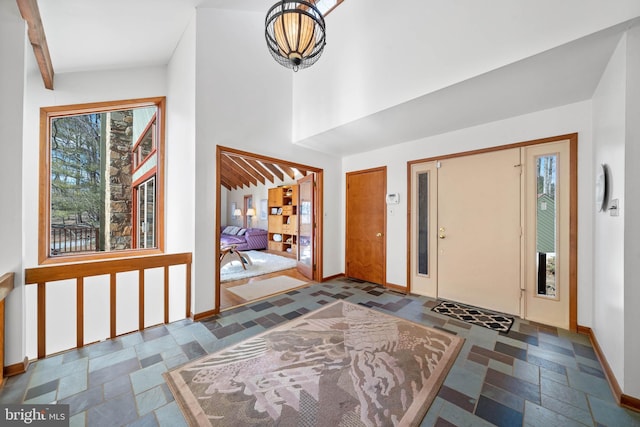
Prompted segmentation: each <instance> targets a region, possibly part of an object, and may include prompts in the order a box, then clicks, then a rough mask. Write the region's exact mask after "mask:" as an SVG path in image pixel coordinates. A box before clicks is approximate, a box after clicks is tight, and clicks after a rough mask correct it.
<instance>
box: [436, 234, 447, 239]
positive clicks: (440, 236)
mask: <svg viewBox="0 0 640 427" xmlns="http://www.w3.org/2000/svg"><path fill="white" fill-rule="evenodd" d="M438 237H439V238H441V239H444V238H445V237H446V236H445V235H444V234H440V235H439V236H438Z"/></svg>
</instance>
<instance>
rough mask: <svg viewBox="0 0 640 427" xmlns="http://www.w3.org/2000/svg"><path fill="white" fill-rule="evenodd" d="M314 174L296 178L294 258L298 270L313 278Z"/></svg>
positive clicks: (308, 277)
mask: <svg viewBox="0 0 640 427" xmlns="http://www.w3.org/2000/svg"><path fill="white" fill-rule="evenodd" d="M314 179H315V175H314V174H309V175H307V176H305V177H304V178H302V179H299V180H298V243H297V249H296V258H297V260H298V271H299V272H300V274H302V275H303V276H304V277H306V278H307V279H310V280H313V279H314V277H313V270H314V264H315V256H314V255H315V233H314V232H313V229H314V224H315V216H314V215H315V202H314V194H315V191H313V190H314V188H313V187H314Z"/></svg>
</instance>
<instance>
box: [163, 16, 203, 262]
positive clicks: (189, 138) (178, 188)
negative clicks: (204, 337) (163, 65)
mask: <svg viewBox="0 0 640 427" xmlns="http://www.w3.org/2000/svg"><path fill="white" fill-rule="evenodd" d="M195 109H196V19H195V11H194V14H193V17H192V19H191V21H190V22H189V25H188V26H187V28H186V29H185V31H184V33H183V34H182V38H181V39H180V42H179V43H178V46H177V47H176V50H175V51H174V54H173V56H172V57H171V61H170V62H169V65H168V67H167V128H166V131H167V138H166V145H165V148H166V151H165V154H166V155H165V158H166V165H167V168H166V174H165V210H166V216H165V222H166V225H165V227H166V233H165V250H166V252H167V253H179V252H193V249H194V244H195V243H194V239H195V225H194V216H195V214H194V212H195V170H194V167H193V165H194V163H195V150H196V148H195V146H196V134H195V133H196V111H195Z"/></svg>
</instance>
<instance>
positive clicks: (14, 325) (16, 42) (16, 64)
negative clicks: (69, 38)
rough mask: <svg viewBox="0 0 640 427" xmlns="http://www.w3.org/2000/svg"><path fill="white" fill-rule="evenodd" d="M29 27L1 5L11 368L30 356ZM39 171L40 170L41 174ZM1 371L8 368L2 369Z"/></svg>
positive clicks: (11, 5)
mask: <svg viewBox="0 0 640 427" xmlns="http://www.w3.org/2000/svg"><path fill="white" fill-rule="evenodd" d="M24 35H25V24H24V21H23V20H22V18H21V17H20V13H19V12H18V7H17V5H16V2H2V3H1V4H0V58H2V62H0V76H2V77H1V78H0V129H2V142H0V200H2V202H1V203H0V239H1V240H2V244H1V245H0V275H2V274H4V273H9V272H13V273H15V274H16V276H15V285H16V289H14V290H13V292H11V294H9V296H8V297H7V300H6V301H5V310H6V312H5V320H6V327H5V330H6V336H5V349H4V350H5V364H6V365H12V364H15V363H19V362H22V360H23V359H24V356H25V352H26V350H25V340H24V330H25V318H24V309H25V307H24V285H23V284H22V282H23V275H22V268H23V267H22V249H23V243H22V212H23V204H22V181H21V177H22V132H23V130H22V127H23V125H22V123H23V122H22V113H23V96H22V93H23V88H24V57H25V51H26V45H25V41H24ZM36 170H37V169H36ZM0 369H2V367H1V366H0Z"/></svg>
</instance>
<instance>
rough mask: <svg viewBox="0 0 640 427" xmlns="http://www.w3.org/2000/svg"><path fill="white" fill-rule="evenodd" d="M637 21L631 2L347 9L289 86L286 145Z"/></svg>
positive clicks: (417, 1) (353, 3) (375, 3)
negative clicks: (289, 128) (290, 109)
mask: <svg viewBox="0 0 640 427" xmlns="http://www.w3.org/2000/svg"><path fill="white" fill-rule="evenodd" d="M639 14H640V2H638V1H637V0H616V2H615V7H612V6H611V5H610V4H608V3H604V2H601V1H599V0H565V1H562V2H558V1H554V0H542V1H535V2H526V1H512V0H498V1H493V2H490V6H488V3H487V2H478V1H475V0H458V1H455V2H447V1H422V0H406V1H403V2H402V3H401V4H398V3H397V2H390V1H385V0H349V1H348V2H344V3H342V4H341V5H340V7H339V8H337V9H336V10H334V11H333V12H332V13H331V14H329V16H328V17H327V20H326V25H327V46H326V48H325V51H324V53H323V54H322V58H320V60H319V61H318V62H317V63H316V64H315V65H314V66H313V67H311V68H309V69H306V70H304V72H300V73H297V74H296V76H295V78H294V93H295V94H300V96H297V97H295V98H294V100H293V140H294V141H299V140H302V139H304V138H306V137H309V136H313V135H316V134H320V133H322V132H323V131H326V130H329V129H333V128H335V127H337V126H339V125H343V124H345V123H349V122H351V121H353V120H356V119H359V118H362V117H365V116H368V115H371V114H373V113H375V112H378V111H381V110H383V109H386V108H389V107H393V106H395V105H398V104H402V103H404V102H407V101H409V100H411V99H415V98H418V97H420V96H423V95H425V94H427V93H431V92H434V91H436V90H438V89H441V88H444V87H447V86H449V85H451V84H454V83H458V82H461V81H464V80H466V79H468V78H471V77H474V76H478V75H480V74H483V73H485V72H488V71H490V70H494V69H497V68H499V67H501V66H504V65H507V64H510V63H513V62H515V61H518V60H520V59H523V58H527V57H530V56H532V55H535V54H538V53H540V52H543V51H546V50H548V49H550V48H553V47H556V46H559V45H562V44H564V43H567V42H569V41H573V40H576V39H578V38H580V37H583V36H586V35H588V34H592V33H594V32H596V31H599V30H602V29H604V28H608V27H610V26H613V25H615V24H618V23H620V22H624V21H626V20H628V19H631V18H634V17H636V16H638V15H639ZM568 22H570V25H567V23H568ZM505 34H508V35H509V36H508V37H505ZM430 41H435V42H433V43H431V42H430ZM303 94H304V95H303Z"/></svg>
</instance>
